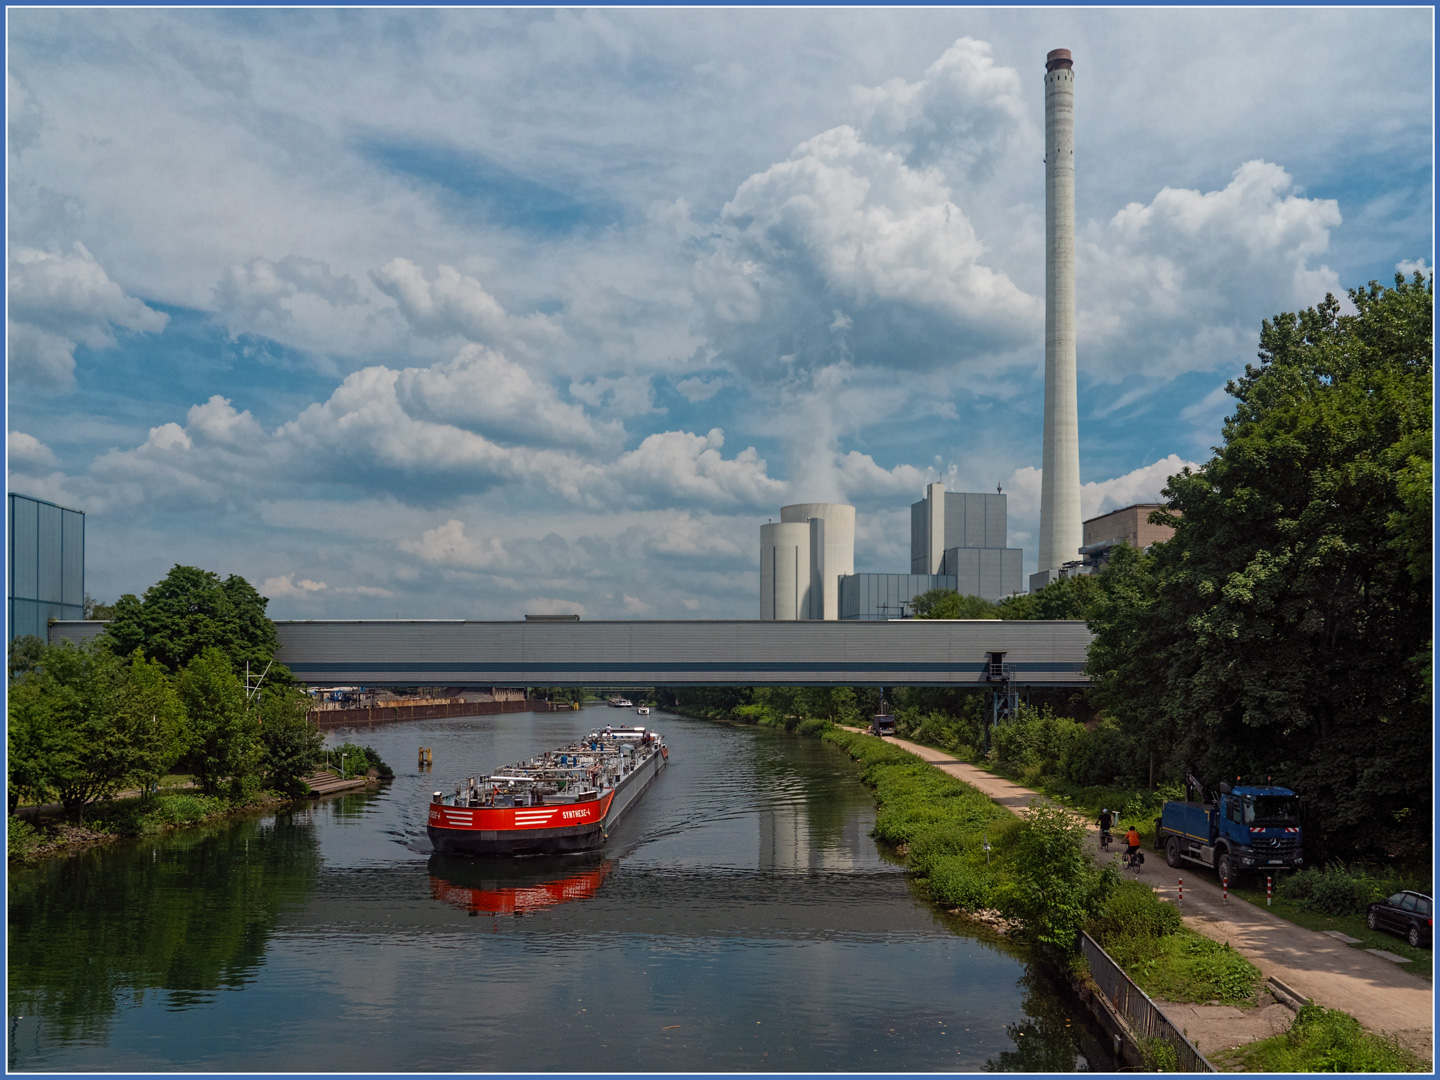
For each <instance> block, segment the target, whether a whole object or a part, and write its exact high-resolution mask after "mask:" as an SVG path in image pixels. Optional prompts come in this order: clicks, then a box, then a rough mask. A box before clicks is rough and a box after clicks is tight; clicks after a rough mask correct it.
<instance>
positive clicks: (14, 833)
mask: <svg viewBox="0 0 1440 1080" xmlns="http://www.w3.org/2000/svg"><path fill="white" fill-rule="evenodd" d="M39 843H40V833H39V832H38V831H36V829H35V826H34V825H31V824H30V822H28V821H26V820H25V819H24V818H18V817H14V816H13V815H12V816H11V818H10V822H9V824H8V825H7V826H6V829H5V846H6V849H7V851H8V856H9V858H12V859H23V858H24V857H25V856H26V855H28V854H30V852H31V851H32V850H33V849H34V848H35V847H36V846H37V845H38V844H39Z"/></svg>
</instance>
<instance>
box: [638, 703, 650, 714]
mask: <svg viewBox="0 0 1440 1080" xmlns="http://www.w3.org/2000/svg"><path fill="white" fill-rule="evenodd" d="M635 711H636V712H637V713H639V714H640V715H641V716H649V715H650V706H649V705H641V706H640V707H639V708H638V709H636V710H635Z"/></svg>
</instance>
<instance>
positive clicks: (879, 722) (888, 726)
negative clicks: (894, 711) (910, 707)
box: [870, 713, 895, 736]
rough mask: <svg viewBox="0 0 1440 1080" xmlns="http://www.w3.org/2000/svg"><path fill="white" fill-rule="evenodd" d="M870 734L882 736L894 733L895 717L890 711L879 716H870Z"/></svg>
mask: <svg viewBox="0 0 1440 1080" xmlns="http://www.w3.org/2000/svg"><path fill="white" fill-rule="evenodd" d="M870 734H871V735H881V736H884V735H894V734H895V717H894V716H892V715H891V714H889V713H880V714H879V715H878V716H872V717H871V718H870Z"/></svg>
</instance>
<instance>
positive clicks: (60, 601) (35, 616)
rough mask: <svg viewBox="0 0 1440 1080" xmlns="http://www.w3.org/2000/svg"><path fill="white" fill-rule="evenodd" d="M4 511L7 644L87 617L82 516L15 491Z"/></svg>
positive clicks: (40, 635)
mask: <svg viewBox="0 0 1440 1080" xmlns="http://www.w3.org/2000/svg"><path fill="white" fill-rule="evenodd" d="M6 509H7V510H8V511H9V512H8V514H7V515H6V518H5V525H6V533H7V536H6V538H7V539H8V540H9V541H10V545H9V548H10V561H9V564H8V566H7V567H6V569H7V571H8V575H9V576H8V579H7V580H8V582H9V589H8V591H7V595H8V597H9V601H10V604H9V619H10V623H9V628H10V629H9V638H8V640H9V641H14V640H15V639H16V638H17V637H20V636H22V635H24V634H34V635H35V636H36V637H38V638H41V639H45V638H46V635H47V632H48V627H49V624H50V620H51V619H83V618H84V617H85V515H84V514H83V513H82V512H81V511H79V510H69V509H67V508H65V507H63V506H56V505H55V504H54V503H51V502H45V501H44V500H43V499H32V498H30V497H29V496H28V495H16V494H14V493H13V492H12V493H11V494H10V502H9V505H8V506H7V507H6Z"/></svg>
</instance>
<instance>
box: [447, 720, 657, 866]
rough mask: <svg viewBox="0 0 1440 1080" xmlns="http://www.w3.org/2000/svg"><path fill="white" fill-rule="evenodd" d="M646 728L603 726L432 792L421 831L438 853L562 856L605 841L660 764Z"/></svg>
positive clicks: (652, 734) (653, 739)
mask: <svg viewBox="0 0 1440 1080" xmlns="http://www.w3.org/2000/svg"><path fill="white" fill-rule="evenodd" d="M669 756H670V751H669V750H668V748H667V747H666V746H665V740H664V739H663V738H661V736H660V735H658V734H657V733H656V732H653V731H649V730H647V729H645V728H643V727H637V728H609V727H607V728H605V729H604V730H603V731H595V732H592V733H591V734H590V736H589V738H586V739H583V740H581V741H580V742H577V743H573V744H571V745H570V746H562V747H560V748H559V749H558V750H551V751H548V752H547V753H545V754H542V755H540V756H538V757H534V758H531V759H530V760H529V761H527V762H520V763H518V764H515V765H511V766H508V767H507V768H504V769H500V770H498V771H497V772H496V773H495V774H494V775H492V776H484V777H474V776H472V777H470V778H469V779H468V780H467V781H466V782H465V783H464V784H457V785H456V786H455V791H454V793H453V794H451V795H448V796H447V795H445V794H444V793H443V792H439V791H437V792H435V793H434V795H432V796H431V797H430V818H429V822H428V824H427V828H426V831H427V832H428V833H429V834H430V843H431V844H432V845H433V846H434V848H435V850H436V851H437V852H439V853H441V854H443V855H561V854H566V853H569V852H574V851H590V850H593V849H594V848H598V847H600V846H602V845H603V844H604V843H605V841H606V840H607V839H608V838H609V835H610V832H611V830H613V829H614V827H615V824H616V823H617V822H618V821H619V820H620V818H621V816H622V815H623V814H624V813H625V812H626V811H627V810H628V809H629V808H630V807H631V806H632V805H634V803H635V801H636V800H637V799H638V798H639V797H640V795H641V793H643V792H644V790H645V789H646V788H647V787H648V786H649V785H650V781H651V780H653V779H655V777H656V776H657V775H658V774H659V772H660V770H661V769H663V768H664V767H665V763H666V762H667V760H668V759H669Z"/></svg>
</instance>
